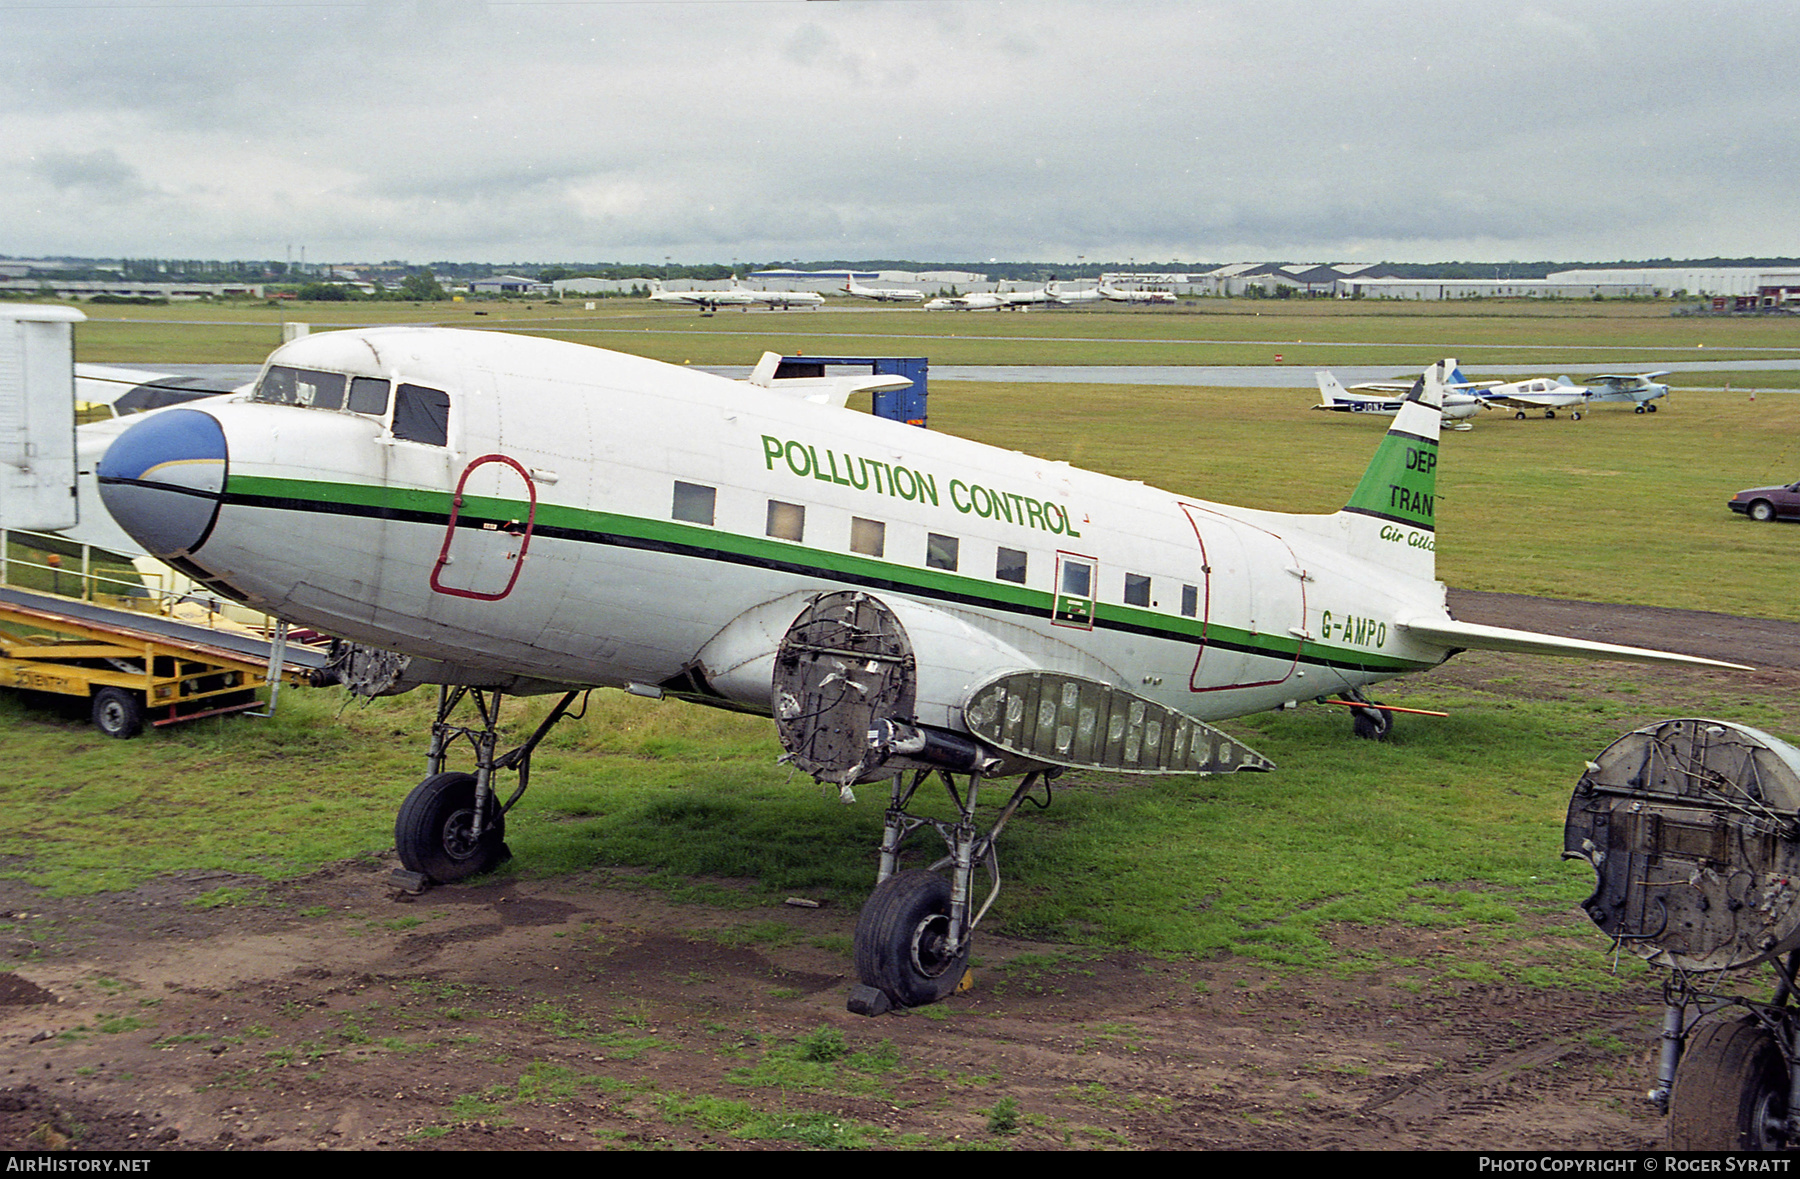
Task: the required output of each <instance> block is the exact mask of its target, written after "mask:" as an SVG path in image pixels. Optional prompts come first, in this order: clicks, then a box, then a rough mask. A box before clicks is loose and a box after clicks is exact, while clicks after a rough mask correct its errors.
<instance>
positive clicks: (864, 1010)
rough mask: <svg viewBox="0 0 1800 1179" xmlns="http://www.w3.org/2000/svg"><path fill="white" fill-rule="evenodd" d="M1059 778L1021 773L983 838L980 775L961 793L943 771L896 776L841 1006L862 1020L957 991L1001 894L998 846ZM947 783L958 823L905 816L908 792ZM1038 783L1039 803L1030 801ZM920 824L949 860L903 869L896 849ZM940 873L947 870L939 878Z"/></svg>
mask: <svg viewBox="0 0 1800 1179" xmlns="http://www.w3.org/2000/svg"><path fill="white" fill-rule="evenodd" d="M1058 773H1060V771H1058V770H1048V771H1036V772H1033V773H1029V774H1026V775H1025V777H1024V778H1023V779H1022V780H1021V781H1020V782H1019V784H1018V786H1017V787H1016V788H1015V789H1014V790H1013V792H1012V797H1011V798H1009V799H1008V800H1007V803H1006V805H1005V806H1004V807H1002V808H1001V810H1000V814H999V816H998V817H997V818H996V819H995V820H994V824H993V826H992V827H990V828H989V829H988V830H986V831H982V830H980V829H979V827H978V826H977V824H976V822H975V802H976V797H977V795H978V794H979V792H980V788H981V779H982V775H981V774H980V773H979V772H972V773H969V774H968V775H967V783H966V785H965V786H964V788H963V789H960V790H959V789H958V788H957V783H956V777H955V776H954V775H953V774H952V773H951V772H950V771H949V770H944V769H938V770H913V771H910V772H909V773H901V774H895V775H894V778H893V797H892V801H890V802H889V804H888V809H887V820H886V823H885V825H884V827H883V829H882V839H881V867H880V871H879V873H878V875H877V877H876V885H875V891H874V892H872V893H870V894H869V899H868V901H867V902H866V903H864V905H863V908H862V914H861V916H859V917H858V918H857V921H856V974H857V977H858V979H859V980H860V983H859V985H857V986H855V987H852V988H851V990H850V999H849V1003H848V1004H847V1006H848V1007H849V1009H850V1010H851V1011H853V1012H855V1013H857V1014H858V1015H882V1014H884V1013H886V1012H888V1011H891V1010H893V1009H894V1008H897V1007H920V1006H924V1005H925V1004H928V1003H935V1002H937V1001H938V1000H939V999H942V998H944V997H945V996H947V995H950V994H953V993H954V992H956V991H958V990H960V989H963V987H964V986H965V985H966V984H965V980H966V979H967V977H968V968H969V947H970V945H971V944H972V942H973V934H974V931H975V927H976V925H978V924H980V922H981V919H982V918H983V917H984V916H986V915H987V911H988V908H989V907H990V906H991V905H992V904H993V903H994V898H995V897H997V896H999V895H1000V860H999V856H998V855H997V853H996V851H995V846H994V845H995V841H997V840H998V839H999V838H1000V833H1001V832H1002V831H1004V830H1005V829H1006V824H1007V823H1008V822H1009V821H1010V820H1011V819H1012V817H1013V814H1014V813H1015V812H1016V811H1017V810H1018V809H1019V807H1020V806H1021V805H1022V804H1023V803H1025V802H1026V801H1027V800H1030V801H1031V803H1032V804H1033V805H1034V806H1038V807H1047V806H1049V805H1050V785H1049V783H1050V780H1051V779H1052V778H1053V777H1055V776H1056V775H1057V774H1058ZM934 775H935V776H936V777H938V778H939V779H940V780H941V781H942V782H943V784H944V789H945V791H946V793H947V794H948V795H949V798H950V802H951V803H952V805H954V806H955V808H956V812H957V815H958V818H957V819H955V820H954V821H952V820H948V819H933V818H928V817H925V816H920V815H913V814H910V813H908V811H907V807H908V806H909V805H910V804H911V802H912V799H913V795H914V794H915V793H917V791H918V789H919V787H920V786H922V785H923V784H924V783H925V780H926V779H927V778H930V777H932V776H934ZM1039 785H1042V786H1043V800H1042V801H1039V800H1038V799H1036V798H1034V797H1032V795H1033V792H1034V791H1035V790H1036V789H1037V788H1038V786H1039ZM921 827H931V828H932V829H933V830H935V831H936V832H937V834H938V835H939V837H941V838H942V839H943V841H944V844H945V847H946V848H947V849H948V852H949V854H947V855H945V856H944V857H943V858H941V859H939V860H938V861H937V862H936V863H934V864H932V865H931V867H930V868H928V869H922V868H911V869H906V870H901V868H900V859H901V846H900V845H901V843H902V842H903V841H904V840H905V839H906V837H907V836H908V835H910V834H912V833H913V832H914V831H917V830H918V829H919V828H921ZM977 866H979V867H982V868H985V869H986V870H987V875H988V880H989V882H990V884H989V888H988V892H987V896H986V897H985V898H983V899H982V901H981V905H980V907H979V908H975V907H974V900H975V870H976V868H977ZM940 873H945V874H943V875H940Z"/></svg>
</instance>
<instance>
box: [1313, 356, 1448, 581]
mask: <svg viewBox="0 0 1800 1179" xmlns="http://www.w3.org/2000/svg"><path fill="white" fill-rule="evenodd" d="M1455 367H1456V362H1455V361H1439V362H1438V363H1437V364H1434V365H1432V366H1431V367H1430V368H1428V369H1426V370H1425V372H1424V374H1423V375H1422V376H1420V378H1419V380H1418V382H1417V383H1416V384H1414V385H1413V388H1412V392H1410V393H1408V394H1407V395H1406V401H1405V403H1404V404H1403V405H1401V407H1400V412H1399V414H1398V415H1396V416H1395V418H1394V424H1393V426H1392V427H1390V428H1389V429H1388V432H1387V434H1386V435H1385V436H1384V437H1383V438H1382V440H1381V445H1380V446H1378V447H1376V448H1375V457H1374V459H1373V460H1372V461H1370V463H1369V468H1368V470H1366V471H1364V472H1363V477H1362V482H1360V483H1358V484H1357V485H1356V490H1355V491H1353V492H1351V493H1350V502H1349V503H1347V504H1345V505H1344V508H1343V510H1342V511H1340V512H1339V513H1338V516H1339V518H1340V519H1341V520H1342V521H1343V522H1344V525H1345V530H1346V531H1347V532H1348V534H1349V537H1350V542H1351V551H1352V552H1356V553H1359V554H1361V555H1364V556H1366V557H1368V558H1369V559H1371V560H1375V561H1379V562H1380V563H1381V564H1384V565H1387V566H1389V567H1391V568H1393V569H1394V570H1395V571H1397V572H1400V573H1404V574H1407V575H1408V576H1412V577H1420V578H1425V579H1427V580H1430V579H1432V578H1435V577H1436V576H1437V555H1436V550H1437V534H1436V520H1437V517H1436V509H1437V460H1438V429H1439V427H1440V426H1442V425H1443V420H1444V419H1443V414H1442V413H1441V412H1439V411H1440V410H1441V408H1442V407H1443V404H1444V384H1445V378H1446V377H1448V376H1449V375H1450V373H1451V372H1452V371H1453V370H1454V369H1455Z"/></svg>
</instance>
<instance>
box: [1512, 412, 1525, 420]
mask: <svg viewBox="0 0 1800 1179" xmlns="http://www.w3.org/2000/svg"><path fill="white" fill-rule="evenodd" d="M1513 420H1514V421H1515V422H1522V421H1524V420H1525V411H1524V410H1520V411H1519V412H1518V413H1516V414H1514V415H1513Z"/></svg>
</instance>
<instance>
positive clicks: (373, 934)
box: [0, 594, 1800, 1150]
mask: <svg viewBox="0 0 1800 1179" xmlns="http://www.w3.org/2000/svg"><path fill="white" fill-rule="evenodd" d="M1453 601H1454V604H1455V608H1456V610H1457V613H1458V615H1459V616H1460V617H1464V618H1468V619H1470V620H1474V621H1482V622H1489V623H1493V624H1497V625H1513V626H1525V627H1530V628H1533V629H1544V630H1560V631H1562V632H1563V633H1568V634H1575V635H1580V636H1581V637H1590V638H1600V639H1610V640H1611V641H1619V642H1634V643H1643V644H1646V645H1661V644H1665V643H1666V644H1668V645H1669V646H1670V647H1671V648H1672V649H1677V650H1692V651H1695V652H1698V653H1704V654H1708V655H1714V656H1718V657H1723V658H1728V659H1736V660H1739V661H1741V662H1746V663H1751V664H1755V665H1757V666H1758V667H1759V668H1761V669H1763V670H1760V671H1759V672H1757V673H1755V675H1754V676H1752V677H1750V678H1749V681H1748V682H1749V684H1751V685H1752V686H1753V690H1755V691H1758V692H1761V691H1769V692H1779V693H1783V694H1785V696H1786V697H1787V698H1789V699H1792V698H1794V697H1795V692H1794V689H1795V688H1796V686H1800V641H1797V640H1800V626H1795V625H1791V624H1770V623H1758V622H1753V621H1746V620H1734V619H1728V618H1725V617H1723V616H1719V615H1702V614H1693V613H1687V612H1681V611H1673V610H1656V609H1653V608H1626V607H1593V606H1587V607H1577V606H1576V605H1574V604H1569V603H1546V602H1543V601H1540V600H1534V599H1518V598H1510V597H1503V596H1500V595H1466V594H1458V595H1455V597H1454V599H1453ZM1628 615H1629V616H1628ZM1516 666H1517V665H1515V664H1509V663H1501V664H1496V663H1493V662H1491V661H1486V660H1483V659H1470V660H1467V661H1463V660H1458V661H1453V662H1452V663H1451V664H1450V665H1448V667H1446V668H1445V669H1441V670H1440V671H1439V672H1435V673H1433V674H1434V675H1443V676H1447V677H1463V679H1464V682H1469V683H1480V682H1482V681H1483V680H1484V679H1496V678H1497V677H1498V676H1499V675H1500V674H1501V672H1503V671H1504V672H1506V673H1507V674H1506V676H1505V682H1506V683H1507V684H1509V685H1510V690H1513V691H1528V690H1532V689H1531V688H1530V686H1529V685H1527V686H1526V687H1523V688H1522V687H1520V685H1519V683H1518V677H1517V676H1516V675H1513V674H1511V673H1512V671H1513V670H1514V669H1515V667H1516ZM1643 674H1645V675H1646V676H1651V675H1654V676H1658V677H1662V678H1660V679H1658V680H1657V681H1656V682H1657V683H1658V684H1659V686H1668V685H1675V687H1676V688H1678V686H1679V684H1680V682H1681V679H1682V677H1685V676H1690V675H1692V676H1706V675H1712V674H1716V673H1709V672H1694V673H1688V672H1667V671H1660V670H1659V671H1649V670H1646V671H1645V672H1644V673H1643ZM1539 690H1542V691H1545V692H1554V690H1555V688H1554V686H1553V685H1552V683H1551V681H1550V680H1549V679H1547V678H1546V679H1543V680H1540V681H1539ZM1668 694H1669V695H1670V696H1672V697H1679V696H1680V695H1682V693H1681V692H1679V691H1678V690H1674V689H1673V688H1672V689H1670V690H1669V691H1668ZM395 866H397V862H396V861H394V860H392V859H391V858H389V859H386V860H370V861H366V862H365V861H354V862H344V863H338V864H333V865H330V866H328V867H327V868H325V869H323V870H321V871H319V872H316V873H314V874H313V875H311V876H308V877H306V878H303V879H300V880H295V881H291V882H288V883H285V884H282V885H279V886H277V887H275V888H273V889H272V890H271V893H272V896H271V899H272V900H273V901H275V902H276V903H274V904H271V905H267V906H260V907H233V908H224V909H210V910H209V909H197V908H195V907H193V906H191V905H189V904H187V903H186V902H188V901H189V900H191V899H192V898H194V897H196V896H199V895H200V894H202V893H206V892H208V891H210V890H213V889H217V888H219V887H220V886H221V885H222V884H229V883H232V881H231V880H230V879H229V878H222V877H220V876H218V875H202V874H194V875H191V876H186V877H182V878H179V879H166V880H162V881H159V882H157V883H156V884H154V885H153V886H147V887H144V888H141V889H138V890H135V891H133V892H130V893H123V894H109V895H103V896H96V897H87V898H78V899H73V900H54V899H50V898H45V897H43V896H41V895H34V894H33V893H31V892H30V891H29V890H27V889H25V888H22V887H20V886H17V885H11V884H0V913H3V914H4V924H5V925H6V926H8V927H9V928H10V929H11V930H12V931H13V932H12V933H11V934H10V935H7V936H6V938H5V940H4V941H0V954H3V955H4V958H5V962H4V963H0V966H5V967H6V969H5V970H4V971H0V1070H3V1073H4V1075H3V1076H0V1148H12V1149H20V1148H30V1147H33V1146H49V1147H64V1146H68V1147H73V1148H76V1149H123V1150H139V1149H209V1150H216V1149H257V1148H262V1149H269V1148H287V1149H308V1148H312V1149H317V1148H329V1149H377V1148H411V1149H431V1148H444V1149H459V1148H491V1147H499V1148H531V1149H582V1148H592V1147H637V1148H691V1147H733V1148H743V1149H751V1148H792V1147H795V1146H803V1145H821V1146H848V1147H865V1148H882V1147H905V1146H958V1145H962V1146H969V1145H973V1146H993V1147H999V1148H1019V1147H1062V1146H1073V1147H1098V1148H1119V1147H1123V1148H1240V1149H1245V1148H1249V1149H1255V1148H1301V1149H1368V1148H1388V1149H1471V1148H1482V1147H1487V1148H1494V1149H1508V1150H1527V1149H1529V1150H1640V1149H1647V1148H1651V1147H1655V1146H1658V1145H1659V1144H1660V1143H1661V1142H1662V1136H1663V1133H1664V1129H1663V1124H1662V1121H1661V1119H1660V1118H1658V1117H1657V1116H1656V1115H1655V1113H1654V1112H1653V1111H1652V1110H1651V1108H1650V1107H1649V1106H1648V1105H1647V1104H1646V1103H1645V1101H1644V1100H1643V1098H1642V1094H1643V1092H1644V1090H1645V1089H1647V1088H1648V1087H1649V1085H1650V1083H1651V1081H1652V1078H1653V1075H1654V1069H1653V1064H1652V1056H1653V1050H1654V1044H1655V1040H1656V1034H1657V1029H1658V1020H1659V1017H1660V1004H1659V1002H1658V999H1657V996H1656V995H1655V994H1654V993H1653V992H1652V991H1650V990H1649V989H1647V988H1646V989H1642V990H1631V991H1626V992H1617V993H1595V992H1593V991H1591V990H1587V989H1567V988H1563V989H1559V988H1555V987H1550V988H1530V987H1520V986H1507V985H1493V984H1489V983H1482V982H1475V981H1464V982H1458V981H1455V977H1456V972H1453V971H1452V968H1453V967H1455V966H1457V965H1458V964H1463V965H1466V964H1469V963H1479V962H1480V961H1482V960H1483V958H1484V957H1485V958H1492V957H1493V956H1495V955H1497V954H1500V953H1507V954H1517V953H1518V952H1519V945H1518V943H1516V942H1515V943H1511V944H1509V945H1508V946H1506V947H1504V948H1496V947H1495V946H1494V945H1492V944H1490V943H1488V942H1486V941H1484V940H1481V939H1478V938H1476V937H1475V936H1473V935H1468V936H1465V935H1463V934H1462V933H1460V932H1459V931H1456V930H1447V931H1446V930H1436V931H1431V930H1420V929H1415V928H1411V927H1395V928H1391V929H1388V930H1384V931H1381V932H1380V933H1379V934H1377V935H1376V936H1377V938H1378V940H1379V942H1380V949H1381V950H1382V951H1383V953H1384V954H1385V955H1386V956H1387V957H1388V958H1389V959H1390V960H1392V961H1397V962H1406V963H1408V965H1407V966H1405V967H1395V968H1393V969H1392V971H1391V972H1390V973H1388V974H1385V975H1382V976H1379V977H1366V976H1365V977H1359V978H1355V979H1351V980H1345V979H1341V978H1337V977H1332V976H1327V975H1323V974H1321V975H1317V976H1310V977H1295V976H1294V975H1293V974H1292V973H1288V972H1284V973H1280V974H1277V973H1275V972H1272V971H1270V970H1268V969H1266V968H1264V967H1262V966H1260V965H1259V964H1257V963H1254V962H1250V961H1246V960H1239V959H1232V958H1217V959H1210V960H1205V961H1179V962H1169V961H1163V960H1159V959H1153V958H1148V957H1143V956H1139V955H1134V954H1126V953H1097V952H1090V951H1085V950H1080V949H1076V948H1072V947H1067V946H1048V945H1033V944H1028V943H1023V942H1018V941H1011V940H1008V939H1004V938H1000V937H995V936H989V935H983V937H982V941H981V946H980V957H981V961H982V966H981V969H980V971H979V973H978V980H977V986H976V988H975V989H974V990H972V991H971V992H969V993H967V994H964V995H959V996H955V997H953V998H952V999H950V1000H949V1001H947V1002H946V1003H943V1004H941V1005H939V1006H938V1007H935V1008H931V1009H928V1010H926V1011H921V1012H913V1013H909V1014H903V1015H890V1016H886V1017H882V1018H879V1019H864V1018H861V1017H858V1016H854V1015H851V1014H849V1013H848V1012H846V1010H845V1007H844V999H845V993H846V990H847V988H848V987H849V985H850V984H851V983H852V982H853V981H854V978H853V977H852V976H853V970H852V967H851V964H850V961H849V953H848V947H849V935H850V932H851V929H852V927H853V925H854V921H855V914H854V913H852V912H848V911H845V910H842V909H834V908H831V907H824V908H803V907H782V908H779V909H775V910H772V911H771V910H768V909H762V910H749V911H740V912H728V911H721V910H715V909H708V908H699V907H693V906H679V905H674V904H670V903H668V902H666V901H664V900H662V899H660V898H659V897H658V896H656V895H653V894H651V893H649V892H648V891H647V890H642V889H637V888H634V887H632V883H631V880H630V878H629V877H628V876H626V875H623V874H619V873H611V874H603V873H598V872H596V873H591V874H575V875H569V876H563V877H559V878H557V879H554V880H549V881H527V882H519V881H507V882H503V883H485V884H483V883H477V884H474V885H465V886H459V887H455V888H444V889H436V890H433V891H431V892H428V893H426V894H424V895H422V896H418V897H412V896H408V895H405V894H403V893H401V892H400V891H399V890H398V889H397V888H396V887H394V885H393V884H392V882H391V878H390V876H389V873H390V871H391V869H393V868H394V867H395ZM1567 920H1568V921H1569V922H1572V923H1575V922H1582V921H1584V918H1582V917H1580V916H1579V914H1573V913H1572V914H1571V915H1570V916H1569V917H1568V918H1567ZM1357 936H1358V937H1359V938H1364V939H1366V938H1368V937H1369V936H1370V935H1369V934H1368V932H1367V931H1363V932H1360V933H1359V934H1358V935H1357ZM1604 950H1605V946H1604V943H1603V942H1601V941H1600V940H1599V939H1598V938H1597V937H1596V939H1595V944H1594V954H1595V957H1596V959H1599V958H1600V957H1602V956H1603V954H1604ZM1460 973H1463V974H1465V975H1471V974H1472V975H1473V976H1475V977H1479V973H1480V972H1478V971H1477V972H1468V971H1463V972H1460Z"/></svg>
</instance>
